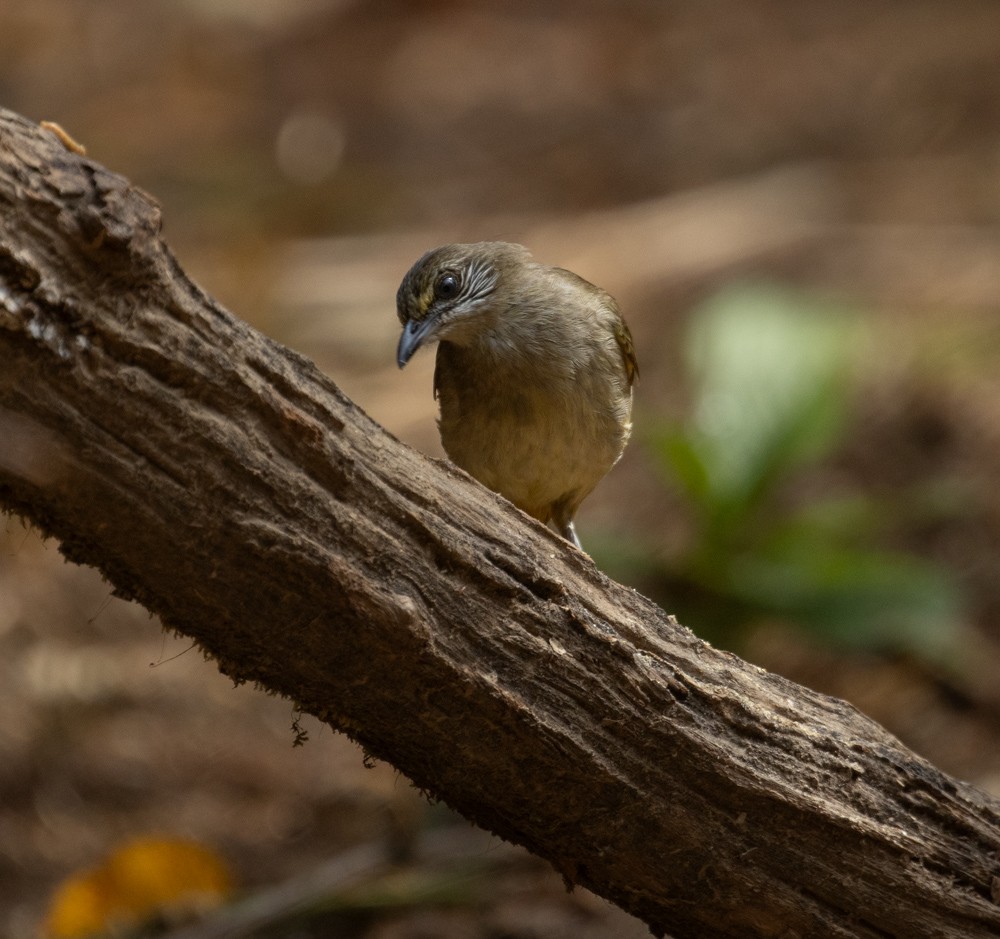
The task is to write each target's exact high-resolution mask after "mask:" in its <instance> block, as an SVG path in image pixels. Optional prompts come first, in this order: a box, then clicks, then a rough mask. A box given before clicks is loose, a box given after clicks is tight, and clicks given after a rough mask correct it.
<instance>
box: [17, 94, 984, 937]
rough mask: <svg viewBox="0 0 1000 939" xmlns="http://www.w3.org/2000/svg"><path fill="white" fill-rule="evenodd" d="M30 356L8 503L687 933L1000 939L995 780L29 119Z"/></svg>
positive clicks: (593, 880) (546, 849)
mask: <svg viewBox="0 0 1000 939" xmlns="http://www.w3.org/2000/svg"><path fill="white" fill-rule="evenodd" d="M386 315H391V311H387V312H386ZM0 362H2V368H0V442H2V443H0V505H3V506H4V507H5V508H6V509H8V510H9V511H13V512H16V513H19V514H21V515H23V516H24V517H26V518H27V519H29V520H30V521H32V522H33V523H34V524H35V525H37V526H38V527H39V528H40V529H42V530H43V531H44V532H46V533H48V534H51V535H53V536H55V537H56V538H58V539H59V540H60V541H61V543H62V549H63V551H64V552H65V554H66V555H67V556H68V557H69V558H71V559H72V560H74V561H77V562H79V563H83V564H89V565H93V566H95V567H97V568H99V569H100V570H101V571H102V572H103V573H104V575H105V576H106V577H107V578H108V580H109V581H110V582H111V583H112V584H113V585H114V588H115V590H116V592H117V593H119V594H121V595H122V596H126V597H131V598H135V599H136V600H138V601H139V602H141V603H142V604H144V605H145V606H146V607H148V608H149V609H150V610H151V611H153V612H154V613H156V614H157V615H159V616H160V617H161V618H162V620H163V622H164V624H165V625H166V626H168V627H169V628H171V629H174V630H177V631H179V632H182V633H185V634H186V635H189V636H191V637H193V638H194V639H196V640H197V641H198V643H199V644H200V645H201V646H202V647H203V648H204V649H205V650H206V651H207V652H209V653H210V654H211V655H212V656H214V657H215V659H216V660H217V661H218V663H219V667H220V668H221V669H222V670H223V671H224V672H225V673H226V674H228V675H231V676H232V677H234V678H235V679H237V680H241V681H254V682H259V683H260V685H262V686H263V687H265V688H266V689H268V690H270V691H274V692H278V693H280V694H283V695H287V696H288V697H289V698H291V699H293V700H294V701H295V702H297V703H298V704H299V705H300V706H301V707H302V708H303V709H304V710H306V711H309V712H311V713H313V714H316V715H318V716H319V717H320V718H321V719H323V720H325V721H327V722H329V723H330V724H331V725H332V726H333V727H335V728H337V729H338V730H341V731H344V732H346V733H348V734H350V735H351V736H352V737H353V738H355V739H356V740H358V741H360V742H361V743H362V744H363V745H364V746H365V747H366V748H367V749H368V750H369V751H370V752H371V753H372V754H373V755H375V756H377V757H379V758H381V759H384V760H388V761H389V762H391V763H392V764H394V765H395V766H396V767H398V768H399V769H400V770H401V771H402V772H404V773H405V774H406V775H407V776H409V777H410V778H411V779H412V780H413V781H414V782H415V783H416V784H417V785H418V786H420V787H422V788H423V789H425V790H426V791H427V792H428V793H430V794H432V795H433V796H435V797H437V798H440V799H443V800H445V801H446V802H448V803H449V804H450V805H452V806H454V807H455V808H456V809H458V810H459V811H461V812H462V813H463V814H465V815H466V816H467V817H469V818H470V819H472V820H473V821H475V822H476V823H477V824H479V825H481V826H483V827H484V828H487V829H489V830H491V831H494V832H497V833H498V834H500V835H502V836H503V837H505V838H508V839H510V840H512V841H515V842H518V843H520V844H524V845H526V846H527V847H528V848H530V849H531V850H532V851H534V852H536V853H537V854H539V855H542V856H543V857H546V858H548V859H549V860H550V861H552V863H553V864H554V865H555V866H556V867H557V868H558V869H559V870H560V871H561V872H562V873H563V875H564V876H565V878H566V880H567V881H568V882H569V883H581V884H585V885H586V886H588V887H590V888H591V889H593V890H595V891H596V892H597V893H599V894H601V895H603V896H605V897H608V898H610V899H611V900H613V901H614V902H616V903H618V904H619V905H621V906H622V907H623V908H625V909H627V910H629V911H630V912H632V913H634V914H635V915H636V916H639V917H642V918H643V919H644V920H645V921H646V922H647V923H649V924H650V926H651V928H652V929H653V931H654V932H656V933H663V932H667V933H669V934H671V935H673V936H675V937H677V939H687V937H698V939H706V937H740V939H746V937H784V939H790V937H810V936H818V937H848V936H849V937H886V936H898V937H907V939H916V937H940V939H945V937H954V939H974V937H985V936H997V935H1000V909H998V906H997V901H998V899H1000V880H998V875H1000V805H998V803H997V802H996V801H995V800H992V799H990V798H989V797H987V796H986V795H984V794H982V793H980V792H979V791H977V790H975V789H973V788H972V787H970V786H968V785H966V784H963V783H961V782H958V781H956V780H953V779H950V778H949V777H947V776H946V775H944V774H943V773H941V772H939V771H938V770H937V769H935V768H934V767H933V766H931V765H930V764H928V763H927V762H926V761H924V760H923V759H921V758H919V757H918V756H916V755H915V754H913V753H911V752H910V751H908V750H907V749H906V748H904V747H903V746H902V745H901V744H900V743H899V742H898V741H897V740H896V739H895V738H893V737H892V736H891V735H890V734H888V733H887V732H886V731H885V730H884V729H882V728H881V727H879V726H878V725H877V724H875V723H873V722H872V721H871V720H869V719H867V718H866V717H864V716H862V715H860V714H859V713H858V712H857V711H855V710H854V709H853V708H852V707H850V706H849V705H847V704H845V703H844V702H842V701H838V700H835V699H832V698H828V697H824V696H823V695H819V694H816V693H814V692H811V691H809V690H807V689H804V688H801V687H799V686H797V685H795V684H793V683H791V682H789V681H787V680H785V679H783V678H781V677H779V676H776V675H772V674H768V673H766V672H764V671H763V670H761V669H759V668H756V667H754V666H752V665H749V664H747V663H745V662H743V661H741V660H740V659H738V658H736V657H735V656H733V655H729V654H726V653H723V652H719V651H717V650H715V649H713V648H711V647H710V646H708V645H706V644H705V643H703V642H701V641H700V640H698V639H697V638H696V637H695V636H694V635H692V634H691V633H690V632H689V631H688V630H687V629H685V628H684V627H682V626H680V625H678V624H677V623H676V622H674V621H673V620H672V619H671V618H670V617H668V616H667V615H666V614H665V613H663V611H661V610H660V609H658V608H657V607H656V606H654V605H653V604H652V603H651V602H650V601H648V600H646V599H644V598H643V597H641V596H639V595H638V594H636V593H635V592H634V591H632V590H628V589H626V588H624V587H622V586H620V585H618V584H616V583H614V582H612V581H610V580H608V579H607V578H606V577H604V576H603V575H602V574H601V573H600V572H599V571H597V570H596V569H595V567H594V565H593V564H592V563H591V561H590V560H589V559H588V558H587V557H585V556H584V555H582V554H580V553H579V552H577V551H576V550H574V549H573V548H571V547H569V546H568V545H567V544H566V543H564V542H563V541H562V540H561V539H559V538H558V537H556V536H555V535H553V534H551V533H550V532H548V531H547V530H546V529H544V528H543V527H542V526H540V525H538V524H536V523H534V522H532V521H531V520H530V519H528V518H527V517H526V516H523V515H522V514H521V513H519V512H517V511H516V510H515V509H513V508H512V507H511V506H510V505H509V504H507V503H506V502H505V501H504V500H502V499H500V498H499V497H497V496H495V495H493V494H492V493H490V492H488V491H486V490H484V489H483V488H482V487H481V486H479V485H478V484H477V483H475V482H474V481H473V480H471V479H470V478H469V477H467V476H466V475H464V474H463V473H461V472H460V471H458V470H456V469H455V468H454V467H451V466H450V465H448V464H446V463H441V462H435V461H432V460H428V459H427V458H425V457H423V456H422V455H420V454H419V453H416V452H415V451H413V450H412V449H410V448H408V447H406V446H404V445H403V444H401V443H400V442H399V441H397V440H396V439H394V438H393V437H392V436H391V435H389V434H388V433H386V432H385V431H384V430H383V429H382V428H381V427H379V426H378V425H377V424H375V423H374V422H373V421H372V420H370V419H369V418H368V417H367V416H366V415H365V414H364V413H363V412H362V411H361V410H360V409H359V408H357V407H356V406H355V405H354V404H352V403H351V402H350V401H349V400H347V399H346V398H345V397H344V395H343V394H341V393H340V392H339V391H338V389H337V388H336V387H335V386H334V384H333V383H332V382H331V381H330V380H329V379H328V378H326V377H324V376H323V375H322V374H320V373H319V372H318V371H317V369H316V368H315V367H314V366H313V365H312V364H311V363H310V362H309V361H307V360H306V359H304V358H303V357H301V356H299V355H296V354H295V353H293V352H290V351H289V350H287V349H285V348H282V347H281V346H279V345H278V344H276V343H274V342H272V341H270V340H268V339H267V338H265V337H264V336H262V335H260V334H259V333H257V332H255V331H254V330H253V329H251V328H250V327H249V326H248V325H246V324H245V323H244V322H242V321H241V320H239V319H237V318H236V317H234V316H232V315H231V314H230V313H228V312H227V311H225V310H224V309H222V308H221V307H220V306H219V305H218V304H216V303H215V302H213V301H212V299H211V298H210V297H208V296H206V295H205V294H204V293H203V292H202V291H201V290H199V289H198V288H197V287H196V286H195V285H194V284H192V283H191V282H190V281H189V280H188V279H187V278H186V277H185V275H184V273H183V271H181V270H180V268H179V267H178V265H177V263H176V261H175V260H174V258H173V256H172V255H171V254H170V252H169V250H168V249H167V248H166V246H165V245H164V243H163V242H162V241H161V239H160V237H159V211H158V209H157V207H156V205H155V203H154V202H153V201H152V199H151V198H150V197H149V196H147V195H145V194H144V193H142V192H140V191H139V190H137V189H135V188H134V187H132V186H131V185H130V184H129V183H128V182H127V181H126V180H124V179H122V178H121V177H119V176H116V175H114V174H112V173H110V172H109V171H107V170H106V169H104V168H102V167H101V166H99V165H98V164H96V163H94V162H92V161H90V160H88V159H86V158H84V157H82V156H81V155H79V154H77V153H75V152H72V151H70V150H67V149H66V148H65V147H64V146H63V144H62V143H60V141H59V139H58V138H57V137H56V136H55V135H54V134H52V133H49V132H47V131H45V130H43V129H41V128H39V127H38V125H36V124H34V123H32V122H29V121H27V120H25V119H24V118H21V117H19V116H17V115H15V114H12V113H10V112H0Z"/></svg>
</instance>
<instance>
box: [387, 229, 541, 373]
mask: <svg viewBox="0 0 1000 939" xmlns="http://www.w3.org/2000/svg"><path fill="white" fill-rule="evenodd" d="M530 257H531V255H530V254H529V253H528V251H527V249H525V248H523V247H521V246H520V245H514V244H508V243H506V242H502V241H495V242H480V243H478V244H471V245H457V244H456V245H444V246H442V247H440V248H435V249H434V250H433V251H429V252H428V253H427V254H425V255H424V256H423V257H422V258H420V260H419V261H417V263H416V264H414V265H413V267H412V268H410V270H409V272H408V273H407V274H406V276H405V277H404V278H403V282H402V283H401V284H400V286H399V291H398V292H397V294H396V312H397V314H398V316H399V321H400V322H401V323H402V324H403V334H402V336H401V337H400V340H399V347H398V349H397V355H396V361H397V362H398V364H399V367H400V368H402V367H403V366H404V365H406V363H407V362H408V361H409V360H410V358H411V357H412V355H413V353H414V352H416V351H417V349H419V348H420V346H422V345H423V344H424V343H426V342H430V341H433V340H435V339H445V338H448V339H450V340H451V341H455V342H459V343H461V342H462V340H463V338H464V335H463V334H465V333H467V332H469V331H470V330H472V331H475V326H474V318H475V317H477V316H478V315H480V314H482V313H484V312H486V311H487V310H488V309H489V304H490V300H491V298H492V296H493V293H494V291H495V290H496V287H497V284H498V283H499V282H500V278H501V276H502V268H503V266H504V265H507V264H511V263H523V262H524V261H525V260H529V259H530Z"/></svg>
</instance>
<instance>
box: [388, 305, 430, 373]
mask: <svg viewBox="0 0 1000 939" xmlns="http://www.w3.org/2000/svg"><path fill="white" fill-rule="evenodd" d="M435 325H436V320H434V319H433V318H432V317H427V318H426V319H422V320H407V323H406V325H405V326H404V327H403V335H402V336H400V337H399V347H398V348H397V349H396V362H397V363H398V364H399V367H400V368H402V367H403V366H404V365H406V363H407V362H409V361H410V359H411V358H412V356H413V353H414V352H416V351H417V349H419V348H420V346H421V345H423V342H424V340H425V339H426V338H427V337H428V336H429V335H430V334H431V333H432V332H433V331H434V326H435Z"/></svg>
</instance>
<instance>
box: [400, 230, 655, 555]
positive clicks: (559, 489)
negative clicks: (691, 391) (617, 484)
mask: <svg viewBox="0 0 1000 939" xmlns="http://www.w3.org/2000/svg"><path fill="white" fill-rule="evenodd" d="M396 305H397V311H398V313H399V319H400V321H401V322H402V324H403V334H402V336H401V337H400V340H399V348H398V354H397V361H398V363H399V367H400V368H402V367H403V366H404V365H406V363H407V362H408V361H409V359H410V357H411V356H412V355H413V353H414V352H415V351H416V350H417V349H418V348H419V347H420V346H421V345H423V344H425V343H427V342H430V341H433V340H437V341H438V350H437V367H436V368H435V371H434V394H435V396H436V397H437V398H438V400H439V403H440V407H441V417H440V420H439V422H438V423H439V427H440V429H441V442H442V443H443V444H444V448H445V451H446V452H447V454H448V456H449V457H450V458H451V460H452V461H453V462H455V463H457V464H458V465H459V466H460V467H462V469H464V470H466V471H467V472H468V473H470V474H471V475H472V476H474V477H475V478H476V479H478V480H479V481H480V482H481V483H483V484H484V485H486V486H489V488H491V489H493V490H494V491H496V492H499V493H500V494H501V495H503V496H506V497H507V498H508V499H510V501H511V502H513V503H514V504H515V505H516V506H518V508H520V509H522V510H523V511H525V512H527V513H528V514H529V515H532V516H534V517H535V518H537V519H539V520H540V521H542V522H546V523H549V522H551V523H552V524H553V525H554V526H555V528H556V529H557V531H559V533H560V534H562V535H563V536H564V537H565V538H567V539H568V540H569V541H571V542H573V544H575V545H577V546H578V547H579V544H580V542H579V540H578V539H577V537H576V531H575V529H574V527H573V518H574V516H575V515H576V511H577V509H578V508H579V507H580V503H581V502H582V501H583V500H584V499H585V498H586V497H587V496H588V495H589V494H590V492H591V491H592V490H593V488H594V487H595V486H596V485H597V483H598V482H600V480H601V479H602V478H603V477H604V476H605V474H606V473H607V472H608V470H610V469H611V467H612V466H614V464H615V463H616V462H617V461H618V458H619V457H620V456H621V454H622V451H623V450H624V449H625V444H626V443H627V441H628V438H629V434H630V432H631V429H632V421H631V413H632V384H633V382H634V381H635V379H636V377H637V376H638V366H637V365H636V359H635V351H634V349H633V346H632V336H631V334H630V333H629V329H628V326H627V325H626V324H625V320H624V319H623V317H622V314H621V311H620V310H619V309H618V305H617V303H615V301H614V299H612V297H611V296H610V295H609V294H607V293H605V292H604V291H603V290H601V289H599V288H598V287H595V286H594V285H593V284H590V283H588V282H587V281H585V280H584V279H583V278H581V277H578V276H577V275H576V274H573V273H571V272H570V271H566V270H563V269H562V268H558V267H547V266H545V265H542V264H538V263H536V262H535V261H534V260H533V259H532V256H531V254H530V253H529V252H528V250H527V249H526V248H523V247H522V246H521V245H515V244H508V243H506V242H499V241H487V242H480V243H478V244H469V245H445V246H443V247H440V248H436V249H434V250H433V251H430V252H428V253H427V254H425V255H424V256H423V257H422V258H420V260H418V261H417V263H416V264H414V266H413V267H412V268H411V269H410V271H409V272H408V273H407V275H406V276H405V277H404V278H403V282H402V284H401V285H400V287H399V292H398V294H397V295H396Z"/></svg>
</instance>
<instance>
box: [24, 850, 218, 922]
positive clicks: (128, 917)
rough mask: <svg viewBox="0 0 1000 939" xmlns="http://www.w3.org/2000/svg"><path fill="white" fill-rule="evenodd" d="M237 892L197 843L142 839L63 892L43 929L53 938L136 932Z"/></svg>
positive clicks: (212, 855) (70, 879)
mask: <svg viewBox="0 0 1000 939" xmlns="http://www.w3.org/2000/svg"><path fill="white" fill-rule="evenodd" d="M231 891H232V878H231V877H230V874H229V870H228V869H227V867H226V865H225V863H224V862H223V861H222V860H221V859H220V858H219V857H218V855H216V854H215V853H213V852H212V851H210V850H208V849H207V848H204V847H202V846H201V845H199V844H197V843H195V842H193V841H183V840H179V839H168V838H139V839H136V840H134V841H130V842H127V843H125V844H123V845H121V846H120V847H119V848H117V849H116V850H115V851H114V852H113V853H112V854H110V855H109V856H108V857H107V858H106V859H105V860H104V861H103V862H102V863H101V864H99V865H98V866H97V867H94V868H91V869H90V870H86V871H81V872H78V873H76V874H73V875H72V876H70V877H68V878H67V879H66V880H65V881H63V883H62V884H61V885H60V886H59V887H58V889H57V890H56V892H55V895H54V896H53V898H52V902H51V903H50V905H49V912H48V915H47V916H46V918H45V922H44V924H43V926H42V934H43V935H44V936H46V937H48V939H83V937H85V936H95V935H100V934H102V933H107V932H110V931H113V930H120V929H122V928H134V927H136V926H139V925H141V924H142V923H144V922H146V921H147V920H150V919H152V918H153V917H154V916H162V917H166V918H169V919H175V918H183V917H185V916H190V915H192V914H194V913H198V912H203V911H204V910H206V909H209V908H211V907H214V906H218V905H220V904H221V903H222V902H224V901H225V899H226V898H227V897H228V896H229V894H230V893H231Z"/></svg>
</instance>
